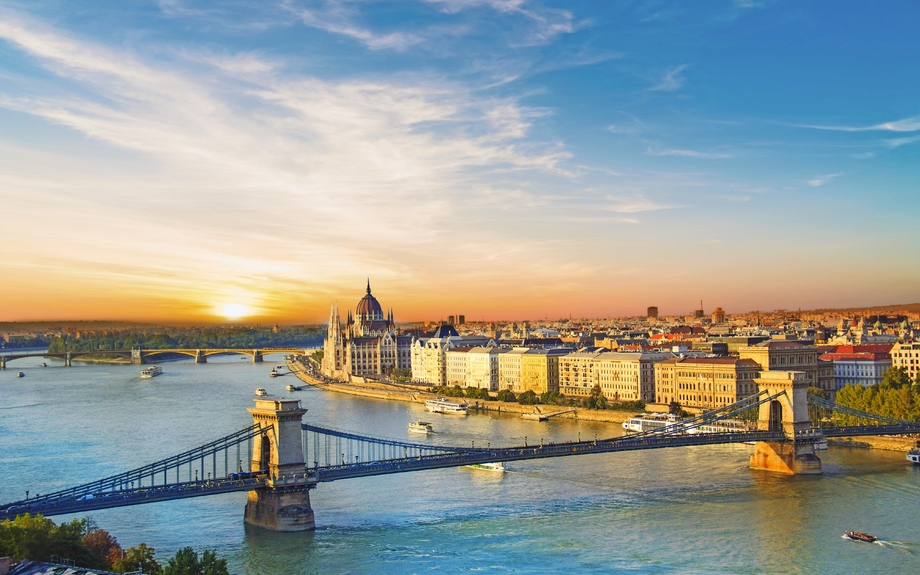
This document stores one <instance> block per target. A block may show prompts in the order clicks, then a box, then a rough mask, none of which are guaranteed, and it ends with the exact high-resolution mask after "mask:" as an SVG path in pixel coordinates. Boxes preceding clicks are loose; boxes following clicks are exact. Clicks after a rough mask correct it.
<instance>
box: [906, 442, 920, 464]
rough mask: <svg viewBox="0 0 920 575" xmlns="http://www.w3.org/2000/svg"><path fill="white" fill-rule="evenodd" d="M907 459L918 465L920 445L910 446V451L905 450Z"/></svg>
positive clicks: (919, 462)
mask: <svg viewBox="0 0 920 575" xmlns="http://www.w3.org/2000/svg"><path fill="white" fill-rule="evenodd" d="M918 443H920V442H918ZM907 460H908V461H910V462H911V463H913V464H914V465H920V445H918V446H917V447H911V448H910V451H908V452H907Z"/></svg>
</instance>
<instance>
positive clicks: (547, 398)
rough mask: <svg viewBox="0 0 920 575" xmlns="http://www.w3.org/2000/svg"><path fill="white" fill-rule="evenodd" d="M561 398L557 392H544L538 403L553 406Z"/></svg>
mask: <svg viewBox="0 0 920 575" xmlns="http://www.w3.org/2000/svg"><path fill="white" fill-rule="evenodd" d="M561 398H562V396H561V395H559V392H558V391H546V392H543V393H541V394H540V403H546V404H553V403H556V402H557V401H558V400H559V399H561Z"/></svg>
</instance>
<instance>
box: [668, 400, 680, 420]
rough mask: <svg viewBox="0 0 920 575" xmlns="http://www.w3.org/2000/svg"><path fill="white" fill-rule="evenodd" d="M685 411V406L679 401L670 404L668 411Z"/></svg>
mask: <svg viewBox="0 0 920 575" xmlns="http://www.w3.org/2000/svg"><path fill="white" fill-rule="evenodd" d="M681 412H683V408H682V407H681V405H680V402H679V401H672V402H671V403H669V404H668V413H670V414H671V415H678V416H679V415H680V414H681Z"/></svg>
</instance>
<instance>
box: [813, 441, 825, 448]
mask: <svg viewBox="0 0 920 575" xmlns="http://www.w3.org/2000/svg"><path fill="white" fill-rule="evenodd" d="M815 449H827V440H826V439H821V440H818V441H816V442H815Z"/></svg>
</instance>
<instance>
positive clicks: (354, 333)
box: [323, 281, 413, 380]
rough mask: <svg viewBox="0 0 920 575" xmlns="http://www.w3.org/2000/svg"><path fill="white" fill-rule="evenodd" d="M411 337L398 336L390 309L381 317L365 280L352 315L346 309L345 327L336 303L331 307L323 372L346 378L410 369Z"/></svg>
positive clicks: (380, 312) (380, 308) (380, 311)
mask: <svg viewBox="0 0 920 575" xmlns="http://www.w3.org/2000/svg"><path fill="white" fill-rule="evenodd" d="M412 339H413V338H412V336H406V335H399V331H398V330H397V329H396V323H395V322H394V321H393V310H392V309H390V310H389V311H388V312H387V314H386V316H384V314H383V308H382V307H381V306H380V302H378V301H377V298H375V297H374V296H373V295H372V294H371V282H370V281H368V282H367V294H366V295H365V296H364V297H363V298H361V301H359V302H358V305H357V307H356V308H355V312H354V314H353V315H352V313H351V311H350V310H349V311H348V317H347V319H346V321H345V325H344V326H343V325H342V321H341V318H340V316H339V306H338V305H337V304H333V306H332V310H331V312H330V314H329V328H328V330H327V332H326V341H325V343H324V345H323V373H325V374H326V375H327V376H329V377H335V378H337V379H345V380H347V379H349V376H352V375H357V376H383V375H389V374H391V373H392V372H393V371H394V370H397V369H400V370H402V369H410V368H411V348H412Z"/></svg>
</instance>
